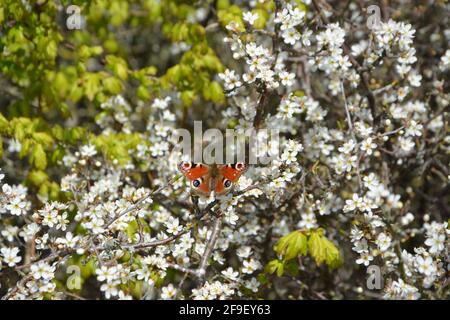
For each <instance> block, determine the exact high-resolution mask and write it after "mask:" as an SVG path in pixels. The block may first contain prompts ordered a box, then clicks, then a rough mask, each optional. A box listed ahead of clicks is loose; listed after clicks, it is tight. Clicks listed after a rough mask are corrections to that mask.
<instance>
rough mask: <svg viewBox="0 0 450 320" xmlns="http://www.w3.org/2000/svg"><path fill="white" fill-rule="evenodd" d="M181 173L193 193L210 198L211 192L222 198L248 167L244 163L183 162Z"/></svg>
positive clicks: (180, 165) (180, 166) (180, 167)
mask: <svg viewBox="0 0 450 320" xmlns="http://www.w3.org/2000/svg"><path fill="white" fill-rule="evenodd" d="M178 167H179V169H180V171H181V172H182V173H183V174H184V176H185V177H186V178H187V179H188V180H189V181H190V185H191V189H192V191H193V193H195V194H198V195H201V196H208V195H209V194H210V193H211V192H214V194H215V195H217V196H221V195H225V194H227V193H228V192H230V191H231V190H232V189H233V187H234V185H235V183H236V182H237V181H238V180H239V178H240V176H241V175H242V174H243V173H244V172H245V171H247V168H248V166H247V165H246V164H244V163H242V162H238V163H236V164H222V165H218V164H212V165H206V164H203V163H193V162H187V161H186V162H182V163H180V164H179V166H178Z"/></svg>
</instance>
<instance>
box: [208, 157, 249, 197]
mask: <svg viewBox="0 0 450 320" xmlns="http://www.w3.org/2000/svg"><path fill="white" fill-rule="evenodd" d="M247 169H248V165H246V164H244V163H242V162H238V163H236V164H225V165H222V166H219V167H218V170H219V177H218V178H217V183H216V187H215V193H216V195H219V196H221V195H225V194H227V193H228V192H230V191H231V190H232V189H233V186H234V184H235V183H236V182H237V181H238V180H239V178H240V176H241V175H242V174H243V173H245V171H247Z"/></svg>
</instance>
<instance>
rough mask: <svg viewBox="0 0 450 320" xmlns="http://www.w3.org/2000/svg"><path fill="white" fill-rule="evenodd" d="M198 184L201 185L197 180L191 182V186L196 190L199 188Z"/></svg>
mask: <svg viewBox="0 0 450 320" xmlns="http://www.w3.org/2000/svg"><path fill="white" fill-rule="evenodd" d="M200 184H201V181H200V180H199V179H196V180H194V181H192V186H193V187H194V188H198V187H199V186H200Z"/></svg>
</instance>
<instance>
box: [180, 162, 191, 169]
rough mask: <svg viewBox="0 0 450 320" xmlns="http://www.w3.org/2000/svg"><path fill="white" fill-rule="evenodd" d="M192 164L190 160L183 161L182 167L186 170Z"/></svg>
mask: <svg viewBox="0 0 450 320" xmlns="http://www.w3.org/2000/svg"><path fill="white" fill-rule="evenodd" d="M191 166H192V164H191V163H190V162H183V163H182V164H181V168H183V169H184V170H187V169H190V168H191Z"/></svg>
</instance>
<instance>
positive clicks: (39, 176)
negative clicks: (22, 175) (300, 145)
mask: <svg viewBox="0 0 450 320" xmlns="http://www.w3.org/2000/svg"><path fill="white" fill-rule="evenodd" d="M27 179H28V180H29V181H30V182H31V183H32V184H33V185H35V186H39V185H42V184H43V183H44V182H46V181H47V180H48V176H47V174H46V173H45V172H44V171H40V170H33V171H31V172H30V173H29V174H28V178H27Z"/></svg>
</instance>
